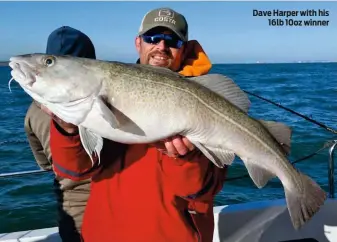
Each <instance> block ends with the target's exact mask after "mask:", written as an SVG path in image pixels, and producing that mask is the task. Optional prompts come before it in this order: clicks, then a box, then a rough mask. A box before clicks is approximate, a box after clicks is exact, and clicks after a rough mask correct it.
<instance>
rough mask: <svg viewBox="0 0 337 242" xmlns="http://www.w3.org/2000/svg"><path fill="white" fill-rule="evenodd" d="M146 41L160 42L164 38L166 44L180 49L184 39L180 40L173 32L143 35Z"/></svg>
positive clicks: (149, 42) (151, 42)
mask: <svg viewBox="0 0 337 242" xmlns="http://www.w3.org/2000/svg"><path fill="white" fill-rule="evenodd" d="M142 39H143V40H144V42H146V43H148V44H154V45H156V44H158V43H159V42H160V41H162V40H164V41H165V44H166V45H167V46H168V47H170V48H175V49H180V48H181V47H182V46H183V44H184V41H182V40H180V39H179V38H178V37H176V36H174V35H172V34H154V35H142Z"/></svg>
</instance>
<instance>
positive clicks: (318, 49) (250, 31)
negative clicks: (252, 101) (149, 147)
mask: <svg viewBox="0 0 337 242" xmlns="http://www.w3.org/2000/svg"><path fill="white" fill-rule="evenodd" d="M157 7H171V8H173V9H174V10H176V11H178V12H180V13H182V14H184V15H185V17H186V19H187V21H188V23H189V27H190V31H189V38H190V39H197V40H198V41H199V42H200V43H201V44H202V46H203V48H204V49H205V51H206V52H207V54H208V55H209V57H210V58H211V60H212V61H213V62H214V63H249V62H256V61H261V62H292V61H297V60H310V61H316V60H326V61H337V2H163V1H159V2H0V29H1V34H0V46H1V51H0V60H7V59H8V58H9V57H10V56H12V55H17V54H24V53H34V52H44V51H45V48H46V41H47V37H48V35H49V34H50V32H51V31H53V30H54V29H55V28H58V27H60V26H62V25H68V26H71V27H74V28H77V29H79V30H81V31H83V32H84V33H86V34H87V35H88V36H89V37H90V38H91V39H92V41H93V43H94V45H95V47H96V52H97V58H99V59H109V60H119V61H127V62H134V61H135V60H136V58H137V52H136V49H135V47H134V39H135V36H136V34H137V30H138V28H139V24H140V22H141V19H142V17H143V15H144V14H145V13H146V12H147V11H149V10H151V9H153V8H157ZM254 9H257V10H264V11H265V10H271V11H273V10H274V9H278V10H306V9H314V10H317V11H318V9H325V10H328V11H329V16H328V17H323V16H321V17H319V16H317V17H300V16H299V17H293V19H295V20H308V19H310V18H311V19H314V20H329V26H325V27H324V26H321V27H317V26H314V27H289V26H287V27H286V26H283V27H280V26H279V27H277V26H268V18H283V19H284V17H256V16H255V17H254V16H253V10H254Z"/></svg>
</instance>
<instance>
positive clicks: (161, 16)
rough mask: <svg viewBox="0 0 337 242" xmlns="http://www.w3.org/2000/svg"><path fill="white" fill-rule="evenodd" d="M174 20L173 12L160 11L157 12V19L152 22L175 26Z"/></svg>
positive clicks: (167, 10)
mask: <svg viewBox="0 0 337 242" xmlns="http://www.w3.org/2000/svg"><path fill="white" fill-rule="evenodd" d="M173 18H174V12H172V11H171V10H169V9H161V10H159V12H158V17H155V18H154V22H168V23H170V24H173V25H175V24H176V21H175V20H174V19H173Z"/></svg>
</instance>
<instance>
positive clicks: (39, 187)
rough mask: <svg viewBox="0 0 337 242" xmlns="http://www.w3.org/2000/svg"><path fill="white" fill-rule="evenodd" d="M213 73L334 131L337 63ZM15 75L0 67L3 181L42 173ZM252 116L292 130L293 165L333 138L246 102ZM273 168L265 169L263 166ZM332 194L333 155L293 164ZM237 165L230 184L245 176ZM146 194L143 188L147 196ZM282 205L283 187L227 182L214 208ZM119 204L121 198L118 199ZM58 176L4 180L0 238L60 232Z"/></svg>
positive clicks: (219, 68) (239, 67)
mask: <svg viewBox="0 0 337 242" xmlns="http://www.w3.org/2000/svg"><path fill="white" fill-rule="evenodd" d="M211 73H220V74H224V75H226V76H228V77H230V78H232V79H233V80H234V81H235V82H236V83H237V84H238V85H239V86H240V87H241V88H242V89H243V90H245V91H248V92H251V93H254V94H256V95H258V96H261V97H263V98H266V99H268V100H271V101H273V102H275V103H277V104H281V105H283V106H285V107H287V108H290V109H292V110H294V111H296V112H299V113H301V114H303V115H306V116H308V117H310V118H312V119H314V120H316V121H318V122H320V123H322V124H324V125H326V126H328V127H331V128H334V129H337V102H336V101H337V100H336V97H337V63H288V64H215V65H213V67H212V70H211ZM9 79H10V68H9V67H8V66H0V93H1V94H0V173H8V172H17V171H29V170H35V169H39V167H38V166H37V165H36V162H35V160H34V158H33V155H32V152H31V150H30V148H29V145H28V142H27V138H26V135H25V132H24V117H25V113H26V111H27V108H28V106H29V105H30V103H31V98H30V97H29V96H28V95H27V94H25V93H24V92H23V90H22V89H21V88H20V87H19V85H18V84H17V83H15V82H13V83H12V85H11V92H10V91H9V88H8V81H9ZM249 98H250V100H251V102H252V105H251V109H250V111H249V114H250V115H251V116H252V117H254V118H258V119H264V120H273V121H279V122H283V123H285V124H287V125H289V126H290V127H291V128H292V130H293V136H292V151H291V155H290V161H296V160H298V159H300V158H302V157H305V156H307V155H310V154H313V153H315V152H316V151H317V150H319V149H320V148H322V147H323V146H324V144H325V143H326V142H328V141H331V140H333V139H336V136H335V135H334V134H333V133H331V132H329V131H327V130H325V129H323V128H321V127H319V126H318V125H316V124H313V123H311V122H309V121H307V120H305V119H303V118H301V117H299V116H297V115H294V114H292V113H290V112H289V111H286V110H284V109H281V108H279V107H277V106H275V105H272V104H270V103H268V102H266V101H263V100H260V99H258V98H256V97H254V96H252V95H249ZM261 162H268V161H261ZM295 166H296V168H298V169H299V170H300V171H302V172H304V173H305V174H308V175H309V176H310V177H312V178H313V179H315V180H316V181H317V182H318V183H319V184H320V185H321V186H322V188H323V189H325V191H327V192H328V190H329V189H328V149H324V150H322V151H321V152H319V153H318V154H316V155H314V156H312V157H311V158H309V159H306V160H303V161H301V162H299V163H296V164H295ZM246 174H247V171H246V169H245V167H244V166H243V164H242V162H241V161H240V160H239V159H237V160H235V162H234V164H233V165H232V166H231V167H230V168H229V172H228V177H229V178H230V177H238V176H245V175H246ZM144 189H145V188H144ZM279 198H284V190H283V187H282V185H281V183H280V181H279V180H278V179H273V180H271V181H270V182H269V183H268V184H267V185H266V186H265V187H264V188H262V189H258V188H257V187H256V186H254V184H253V183H252V181H251V179H250V178H247V177H244V178H241V179H235V180H230V181H226V182H225V183H224V186H223V189H222V191H221V192H220V193H219V194H218V195H217V196H216V197H215V205H216V206H219V205H225V204H237V203H245V202H251V201H262V200H273V199H279ZM116 199H118V198H116ZM56 218H57V213H56V198H55V195H54V192H53V174H52V173H51V172H49V173H42V174H31V175H25V176H19V177H9V178H8V177H7V178H1V177H0V233H5V232H13V231H20V230H29V229H39V228H45V227H52V226H56V225H57V223H56Z"/></svg>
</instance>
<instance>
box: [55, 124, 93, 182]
mask: <svg viewBox="0 0 337 242" xmlns="http://www.w3.org/2000/svg"><path fill="white" fill-rule="evenodd" d="M50 149H51V153H52V156H53V169H54V172H55V173H56V174H57V175H59V176H61V177H64V178H69V179H71V180H74V181H80V180H85V179H88V178H90V177H91V176H93V174H94V173H95V171H96V170H97V166H98V162H94V164H92V162H91V159H90V157H89V155H88V154H87V153H86V151H85V149H84V148H83V146H82V143H81V139H80V135H79V134H77V135H65V134H64V132H62V131H61V129H60V128H58V126H57V124H56V123H55V122H54V121H51V123H50Z"/></svg>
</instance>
